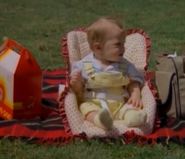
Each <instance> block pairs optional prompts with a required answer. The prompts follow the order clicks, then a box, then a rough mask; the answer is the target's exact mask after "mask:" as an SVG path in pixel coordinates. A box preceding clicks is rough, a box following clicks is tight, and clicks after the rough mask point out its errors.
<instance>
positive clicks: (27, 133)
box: [0, 70, 185, 145]
mask: <svg viewBox="0 0 185 159" xmlns="http://www.w3.org/2000/svg"><path fill="white" fill-rule="evenodd" d="M43 74H44V75H43V92H42V108H43V111H42V116H41V117H36V118H33V119H29V120H23V121H17V120H10V121H4V120H0V137H5V138H11V139H12V138H19V139H23V140H26V141H27V142H31V143H45V144H46V145H49V144H51V143H52V144H53V143H54V144H56V145H65V144H68V143H70V141H72V140H73V139H74V138H75V137H85V136H83V134H81V135H82V136H80V135H73V134H71V133H69V132H67V131H65V129H64V125H63V122H62V121H63V120H67V119H63V118H62V117H61V115H60V113H59V110H58V103H57V101H56V99H57V93H58V85H59V83H63V84H65V80H66V79H65V70H55V71H43ZM149 78H151V79H153V78H154V73H152V74H150V76H149ZM151 83H152V80H151ZM153 91H155V90H153ZM161 121H162V123H161V127H160V128H159V129H156V130H154V132H153V134H151V135H147V136H135V135H134V134H132V133H126V134H125V135H124V136H123V138H122V137H121V138H122V140H123V139H124V143H129V142H133V140H134V141H137V142H138V143H139V144H141V145H142V144H145V143H150V144H155V143H156V141H160V142H162V143H163V144H166V143H167V141H168V139H171V140H173V141H175V142H178V143H183V144H185V142H184V141H185V121H181V120H178V119H175V118H169V117H164V118H162V119H161ZM102 140H103V139H102ZM105 140H106V139H105Z"/></svg>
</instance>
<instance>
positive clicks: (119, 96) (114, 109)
mask: <svg viewBox="0 0 185 159" xmlns="http://www.w3.org/2000/svg"><path fill="white" fill-rule="evenodd" d="M83 64H84V68H85V70H86V73H87V74H88V76H89V79H88V81H86V84H87V85H88V87H92V89H90V91H88V90H87V89H86V88H85V89H84V91H83V96H82V98H83V99H82V100H83V103H82V104H81V105H80V107H79V109H80V111H81V113H82V114H83V116H86V115H87V114H88V113H90V112H92V111H95V110H100V109H102V102H103V103H105V105H107V106H108V109H109V111H110V113H111V115H112V117H113V118H114V117H116V118H117V119H118V118H119V116H118V115H117V114H118V111H119V110H120V109H121V108H122V107H123V106H124V104H125V97H127V98H128V94H127V92H126V90H124V89H123V86H127V85H128V84H129V78H128V76H127V75H126V74H125V72H126V64H123V63H120V72H118V73H116V74H115V73H114V74H111V73H94V69H93V67H92V64H91V62H84V63H83ZM103 87H106V88H104V90H102V88H103ZM103 91H106V92H103ZM102 92H103V93H102ZM111 98H112V99H111ZM119 119H121V118H119Z"/></svg>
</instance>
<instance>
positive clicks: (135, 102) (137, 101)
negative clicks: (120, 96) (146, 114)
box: [128, 93, 143, 109]
mask: <svg viewBox="0 0 185 159" xmlns="http://www.w3.org/2000/svg"><path fill="white" fill-rule="evenodd" d="M128 104H132V105H133V106H134V107H137V108H140V109H142V107H143V105H142V101H141V98H140V95H138V94H136V93H133V94H132V96H131V97H130V99H129V100H128Z"/></svg>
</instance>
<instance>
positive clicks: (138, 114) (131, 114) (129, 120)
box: [124, 108, 147, 127]
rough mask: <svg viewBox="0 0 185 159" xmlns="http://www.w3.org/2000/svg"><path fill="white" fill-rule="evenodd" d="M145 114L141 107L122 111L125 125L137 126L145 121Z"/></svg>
mask: <svg viewBox="0 0 185 159" xmlns="http://www.w3.org/2000/svg"><path fill="white" fill-rule="evenodd" d="M146 119H147V114H146V112H145V111H144V110H143V109H137V108H130V109H127V110H126V111H125V113H124V123H125V125H126V126H127V127H139V126H142V125H144V124H145V123H146Z"/></svg>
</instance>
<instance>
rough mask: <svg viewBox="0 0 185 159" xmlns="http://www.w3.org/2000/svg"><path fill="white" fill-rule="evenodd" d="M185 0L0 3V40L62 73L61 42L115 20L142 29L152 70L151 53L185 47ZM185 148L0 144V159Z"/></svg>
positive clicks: (179, 152) (161, 153) (150, 153)
mask: <svg viewBox="0 0 185 159" xmlns="http://www.w3.org/2000/svg"><path fill="white" fill-rule="evenodd" d="M184 8H185V1H184V0H178V1H175V0H162V1H161V0H147V1H146V0H137V1H136V0H135V1H134V0H132V1H127V0H114V1H113V0H109V1H107V0H88V1H85V0H70V1H67V0H55V1H53V0H40V1H38V0H32V1H25V0H0V38H3V37H4V36H7V37H9V38H11V39H13V40H16V41H17V42H19V43H21V44H22V45H23V46H25V47H26V48H27V49H29V50H30V52H32V54H33V55H34V56H35V58H36V59H37V61H38V63H39V64H40V66H41V67H42V68H45V69H58V68H65V64H64V62H63V59H62V57H61V37H62V36H63V35H64V34H66V33H67V32H68V31H70V30H72V29H74V28H80V27H86V26H88V24H89V23H90V22H91V21H92V20H94V19H95V18H97V17H98V16H102V15H114V16H116V17H118V18H120V19H122V20H123V22H124V24H125V27H126V28H141V29H143V30H144V31H145V32H147V33H148V34H149V36H150V38H151V40H152V49H151V52H152V54H151V56H150V69H154V68H155V67H154V64H155V60H154V57H155V53H157V52H161V51H170V52H174V51H177V52H178V53H179V54H182V53H183V49H184V47H185V39H184V35H185V29H184V26H185V20H184V15H185V9H184ZM184 157H185V154H184V148H183V147H182V146H179V145H177V144H174V143H170V147H169V149H166V148H163V147H162V146H161V145H156V146H154V147H150V146H145V147H143V148H139V147H138V146H137V145H136V144H131V145H127V146H124V145H122V144H121V143H117V144H114V145H106V144H103V143H99V142H97V141H94V140H93V141H90V142H89V143H81V142H79V141H77V142H75V143H71V144H69V145H67V146H64V147H61V148H56V147H54V146H51V147H45V146H43V145H30V144H26V143H23V142H20V141H14V142H9V141H8V140H4V139H3V140H0V158H2V159H4V158H6V159H9V158H13V159H29V158H34V159H37V158H39V159H41V158H44V159H50V158H56V159H57V158H69V159H70V158H71V159H78V158H79V159H83V158H88V159H91V158H102V159H104V158H106V159H109V158H110V159H112V158H113V159H124V158H138V159H139V158H142V159H143V158H158V159H160V158H164V159H168V158H184Z"/></svg>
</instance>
